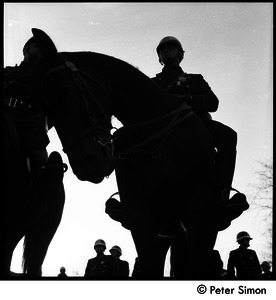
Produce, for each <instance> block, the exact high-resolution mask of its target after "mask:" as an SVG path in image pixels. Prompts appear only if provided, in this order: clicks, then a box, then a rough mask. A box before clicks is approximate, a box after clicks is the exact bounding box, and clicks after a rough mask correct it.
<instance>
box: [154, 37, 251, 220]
mask: <svg viewBox="0 0 276 300" xmlns="http://www.w3.org/2000/svg"><path fill="white" fill-rule="evenodd" d="M156 52H157V55H158V58H159V62H160V64H161V65H164V67H163V69H162V72H160V73H158V74H156V77H154V78H152V81H153V82H154V83H156V85H157V86H158V87H159V88H160V89H162V90H163V91H164V92H166V93H169V94H172V95H174V96H176V97H180V98H182V99H183V101H185V102H186V103H187V104H189V105H190V106H191V107H192V108H193V111H194V112H195V113H196V114H197V115H198V116H200V117H201V119H202V120H203V122H204V123H205V125H206V127H207V128H208V130H209V132H210V133H211V136H212V139H213V144H214V147H215V150H216V155H215V156H216V157H215V168H216V173H217V179H218V189H219V192H220V193H221V194H222V195H223V199H224V200H225V202H226V203H227V204H228V203H229V197H230V191H231V190H232V181H233V176H234V170H235V163H236V146H237V133H236V132H235V131H234V130H233V129H232V128H230V127H228V126H226V125H224V124H222V123H220V122H218V121H215V120H213V119H212V117H211V115H210V113H212V112H215V111H216V110H217V109H218V105H219V100H218V98H217V96H216V95H215V94H214V92H213V91H212V89H211V88H210V86H209V85H208V83H207V82H206V81H205V79H204V78H203V76H202V75H201V74H190V73H186V72H184V71H183V70H182V68H181V67H180V63H181V61H182V60H183V59H184V53H185V51H184V50H183V47H182V45H181V43H180V41H179V40H178V39H177V38H175V37H173V36H166V37H164V38H163V39H161V41H160V42H159V44H158V46H157V48H156ZM234 197H235V198H234V202H235V204H237V205H236V206H235V209H233V214H232V213H231V214H232V215H233V218H234V217H236V216H238V215H240V214H241V213H242V211H244V210H246V209H247V208H248V207H249V206H248V203H247V202H246V199H245V195H244V194H241V193H238V194H236V195H235V196H234ZM239 204H240V205H239Z"/></svg>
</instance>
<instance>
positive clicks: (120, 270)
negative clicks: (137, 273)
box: [109, 246, 129, 278]
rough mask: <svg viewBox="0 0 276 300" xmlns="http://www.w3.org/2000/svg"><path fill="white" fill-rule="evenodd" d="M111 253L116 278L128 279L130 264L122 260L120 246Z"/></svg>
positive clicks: (112, 249) (111, 250)
mask: <svg viewBox="0 0 276 300" xmlns="http://www.w3.org/2000/svg"><path fill="white" fill-rule="evenodd" d="M109 252H110V253H111V256H112V257H113V259H114V261H115V270H116V271H115V278H126V277H128V276H129V263H128V262H127V261H125V260H121V259H120V257H121V255H122V249H121V248H120V247H119V246H113V247H112V248H111V249H110V250H109Z"/></svg>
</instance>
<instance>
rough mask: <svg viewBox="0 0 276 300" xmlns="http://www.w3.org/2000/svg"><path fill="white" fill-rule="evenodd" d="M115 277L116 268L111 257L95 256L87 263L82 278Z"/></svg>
mask: <svg viewBox="0 0 276 300" xmlns="http://www.w3.org/2000/svg"><path fill="white" fill-rule="evenodd" d="M115 276H116V266H115V262H114V259H113V257H112V256H111V255H105V254H103V255H97V256H96V257H93V258H90V259H89V260H88V262H87V265H86V268H85V273H84V277H94V278H102V277H106V278H114V277H115Z"/></svg>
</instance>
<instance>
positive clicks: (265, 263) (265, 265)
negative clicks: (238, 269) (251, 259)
mask: <svg viewBox="0 0 276 300" xmlns="http://www.w3.org/2000/svg"><path fill="white" fill-rule="evenodd" d="M261 268H262V270H263V272H264V273H266V272H268V271H269V270H270V268H271V266H270V263H269V262H268V261H263V262H262V263H261Z"/></svg>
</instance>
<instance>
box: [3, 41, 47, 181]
mask: <svg viewBox="0 0 276 300" xmlns="http://www.w3.org/2000/svg"><path fill="white" fill-rule="evenodd" d="M23 55H24V59H23V61H22V62H21V63H20V65H19V66H17V65H16V66H14V67H6V68H5V70H4V108H5V110H4V111H5V115H7V116H8V117H9V118H10V119H11V120H12V122H13V124H14V126H15V128H16V130H17V133H18V135H19V139H20V143H21V145H22V149H23V151H24V153H25V155H26V156H27V157H28V159H29V167H30V172H31V175H32V177H33V178H35V177H36V176H37V175H38V173H39V170H40V169H41V167H42V166H44V165H45V163H46V161H47V159H48V153H47V150H46V147H47V145H48V144H49V142H50V141H49V138H48V135H47V125H46V117H45V115H44V113H43V111H42V99H43V97H44V89H43V86H42V84H41V81H40V80H39V79H40V76H39V74H38V72H39V70H40V67H39V66H40V63H41V59H42V58H43V54H42V52H41V49H40V48H39V46H38V44H37V41H36V40H35V38H34V37H32V38H30V39H29V40H28V41H27V42H26V44H25V45H24V47H23Z"/></svg>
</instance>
